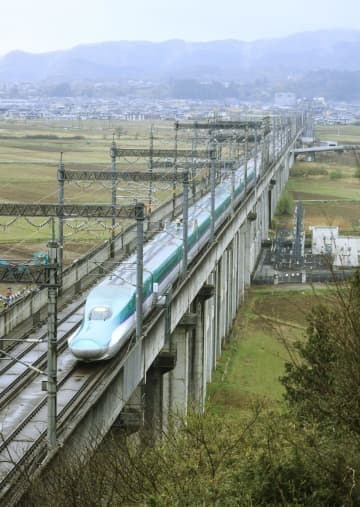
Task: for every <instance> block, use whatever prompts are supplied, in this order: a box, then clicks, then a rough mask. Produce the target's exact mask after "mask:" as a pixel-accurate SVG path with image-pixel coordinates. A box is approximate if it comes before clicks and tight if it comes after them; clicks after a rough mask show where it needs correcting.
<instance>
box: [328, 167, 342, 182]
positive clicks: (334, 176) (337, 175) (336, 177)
mask: <svg viewBox="0 0 360 507" xmlns="http://www.w3.org/2000/svg"><path fill="white" fill-rule="evenodd" d="M342 177H343V174H342V172H341V171H340V169H335V171H331V173H330V179H331V180H339V179H341V178H342Z"/></svg>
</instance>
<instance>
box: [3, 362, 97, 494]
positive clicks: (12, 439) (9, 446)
mask: <svg viewBox="0 0 360 507" xmlns="http://www.w3.org/2000/svg"><path fill="white" fill-rule="evenodd" d="M65 354H66V352H65ZM74 363H76V361H74ZM106 374H107V368H104V365H102V364H98V365H95V366H94V365H89V366H84V365H76V366H75V367H74V364H73V365H72V367H70V368H69V370H68V371H66V372H64V373H63V375H62V376H61V377H60V378H59V381H58V411H57V436H58V438H59V437H61V434H62V432H63V430H64V428H65V426H66V423H67V422H68V420H69V419H71V417H72V415H74V414H75V413H77V412H78V410H80V408H81V406H82V405H83V403H84V402H85V400H86V399H87V396H88V392H89V391H91V390H92V389H93V388H94V387H95V386H96V385H97V384H98V383H99V382H101V380H102V378H103V377H104V376H105V375H106ZM46 436H47V397H46V394H45V393H42V395H41V396H39V398H38V399H37V401H36V402H35V404H34V405H33V407H32V408H31V410H30V411H29V412H28V413H27V415H26V416H25V417H24V418H22V420H21V421H20V422H19V423H18V424H17V425H16V426H14V427H13V428H12V429H11V430H10V431H9V432H8V433H7V434H6V435H3V436H2V441H1V443H0V502H1V498H2V497H3V496H4V495H5V494H6V493H7V490H8V488H9V487H10V484H13V483H14V480H16V481H22V482H26V481H27V480H28V477H29V472H31V470H32V468H35V467H36V466H38V464H39V463H40V462H41V461H42V459H44V457H45V456H46V453H47V439H46Z"/></svg>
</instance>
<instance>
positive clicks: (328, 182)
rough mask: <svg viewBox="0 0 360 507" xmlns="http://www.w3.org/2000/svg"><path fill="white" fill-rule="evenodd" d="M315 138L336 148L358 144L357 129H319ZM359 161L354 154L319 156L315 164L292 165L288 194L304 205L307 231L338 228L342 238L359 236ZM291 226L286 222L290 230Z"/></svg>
mask: <svg viewBox="0 0 360 507" xmlns="http://www.w3.org/2000/svg"><path fill="white" fill-rule="evenodd" d="M316 136H317V137H319V138H320V139H327V140H336V141H337V142H338V143H339V144H342V143H350V142H352V143H359V144H360V126H339V127H319V130H318V131H316ZM359 157H360V153H359ZM358 160H359V161H360V158H359V159H357V157H356V155H355V153H354V152H347V153H343V154H340V153H322V154H317V155H316V160H315V162H304V161H301V160H299V161H297V162H296V163H295V165H294V167H293V169H292V171H291V173H290V179H289V181H288V184H287V190H288V191H290V192H291V194H292V196H293V198H294V199H295V200H297V199H301V200H302V201H303V206H304V209H305V227H306V230H308V228H309V226H311V225H338V226H339V227H340V230H341V233H342V234H350V235H359V234H360V177H359V175H360V162H359V161H358ZM291 222H292V219H291V218H290V219H288V220H287V223H288V225H289V226H290V224H291Z"/></svg>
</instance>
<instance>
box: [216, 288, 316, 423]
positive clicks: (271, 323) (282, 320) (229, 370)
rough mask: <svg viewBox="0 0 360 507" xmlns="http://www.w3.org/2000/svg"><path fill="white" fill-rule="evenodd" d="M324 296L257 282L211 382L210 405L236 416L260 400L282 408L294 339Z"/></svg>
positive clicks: (248, 410) (300, 333) (298, 338)
mask: <svg viewBox="0 0 360 507" xmlns="http://www.w3.org/2000/svg"><path fill="white" fill-rule="evenodd" d="M319 292H320V294H319ZM323 297H324V291H318V292H316V291H314V290H313V289H303V288H301V290H291V291H288V290H284V289H283V288H282V287H279V286H277V287H270V288H266V289H263V288H252V289H251V291H249V293H248V295H247V298H246V302H245V304H244V306H243V307H242V308H241V309H240V311H239V313H238V316H237V318H236V322H235V325H234V327H233V330H232V333H231V336H230V338H229V341H228V342H227V344H226V345H225V349H224V352H223V354H222V356H221V359H220V360H219V362H218V365H217V369H216V371H215V373H214V376H213V379H212V382H211V384H210V385H209V386H208V409H209V410H212V411H215V412H217V413H220V414H224V416H226V417H234V418H239V417H243V416H247V415H248V414H249V412H250V411H251V410H252V408H253V407H255V406H257V405H258V404H260V405H262V406H263V407H265V408H271V409H275V410H277V409H278V410H281V407H282V395H283V388H282V385H281V383H280V381H279V377H280V376H281V375H282V374H283V372H284V364H285V362H286V361H289V360H290V355H289V351H293V344H294V341H296V340H301V339H303V337H304V336H305V333H306V326H307V315H308V313H309V312H310V310H311V308H312V307H313V306H314V305H315V304H317V303H318V302H320V300H321V298H323Z"/></svg>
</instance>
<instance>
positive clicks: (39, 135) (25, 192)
mask: <svg viewBox="0 0 360 507" xmlns="http://www.w3.org/2000/svg"><path fill="white" fill-rule="evenodd" d="M150 128H151V123H150V122H146V121H144V122H114V121H111V122H109V121H108V120H102V121H100V120H93V121H92V120H86V121H83V120H79V121H74V122H71V121H30V120H27V121H25V120H24V121H11V120H8V121H2V122H0V199H1V202H28V203H57V199H58V196H57V194H58V190H57V168H58V163H59V160H60V154H61V153H62V157H63V163H64V165H65V168H66V169H100V170H106V169H109V168H110V167H111V158H110V153H109V150H110V146H111V143H112V140H113V138H114V139H115V142H116V143H117V146H118V147H134V148H142V147H144V148H148V147H149V142H150V141H149V136H150ZM153 132H154V148H159V147H163V148H173V147H174V129H173V123H171V122H165V121H163V122H158V123H157V124H156V125H154V127H153ZM184 144H188V143H187V141H186V140H181V139H180V141H179V147H180V148H181V147H182V146H183V145H184ZM147 165H148V161H147V160H146V159H134V158H132V159H129V160H125V159H122V158H121V159H120V158H118V159H117V169H118V170H120V171H121V170H126V171H129V170H146V169H147ZM110 185H111V183H110V182H109V183H108V182H106V183H88V182H82V183H74V182H72V183H67V184H65V204H71V203H91V204H95V203H107V204H110V203H111V188H110ZM148 187H149V186H148V184H146V185H145V184H142V185H141V184H139V185H132V188H131V189H130V188H129V184H128V183H125V184H123V188H122V187H121V183H120V184H119V186H118V192H117V199H118V203H120V204H127V203H128V202H131V203H133V202H134V201H135V199H138V200H143V201H144V202H146V201H147V200H148V198H149V188H148ZM167 196H170V188H167V187H165V186H159V185H156V186H155V185H154V186H153V193H152V196H151V197H152V200H153V204H154V206H156V205H158V204H159V203H160V202H161V201H163V200H164V199H165V198H166V197H167ZM10 224H11V225H10ZM126 225H127V224H126V223H125V222H123V223H119V224H117V232H120V231H121V229H122V228H123V227H125V226H126ZM0 227H1V235H0V257H1V258H6V259H20V258H21V259H23V258H27V257H29V256H31V253H33V252H36V251H42V250H44V249H45V250H46V243H47V241H48V240H49V239H51V234H52V232H51V231H52V229H51V223H49V221H48V220H44V219H30V220H26V219H20V218H17V219H16V220H14V219H13V218H9V217H0ZM55 230H56V227H55ZM64 235H65V241H64V260H65V263H67V262H70V261H71V260H73V259H74V258H76V257H78V256H79V254H81V253H83V252H84V251H86V250H88V249H89V248H90V247H91V246H94V245H95V244H96V243H97V242H99V241H102V240H105V239H108V238H109V236H110V231H109V223H106V222H104V221H103V220H98V221H94V220H93V221H89V220H87V219H81V218H80V219H78V220H71V221H66V222H65V228H64Z"/></svg>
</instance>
